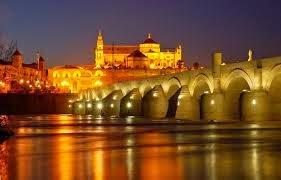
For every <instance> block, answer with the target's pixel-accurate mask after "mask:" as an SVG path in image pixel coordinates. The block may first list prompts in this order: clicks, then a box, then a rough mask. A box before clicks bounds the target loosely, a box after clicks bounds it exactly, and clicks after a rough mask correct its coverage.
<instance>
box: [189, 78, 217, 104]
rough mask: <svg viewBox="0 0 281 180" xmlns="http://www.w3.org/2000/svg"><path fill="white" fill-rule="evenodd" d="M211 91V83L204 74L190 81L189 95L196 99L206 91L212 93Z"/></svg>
mask: <svg viewBox="0 0 281 180" xmlns="http://www.w3.org/2000/svg"><path fill="white" fill-rule="evenodd" d="M213 90H214V86H213V83H212V81H211V80H210V78H209V77H208V76H207V75H206V74H203V73H200V74H198V75H196V76H195V77H194V78H193V79H192V80H191V81H190V85H189V91H190V94H191V95H192V96H194V97H196V98H200V96H201V95H202V94H203V93H204V92H206V91H208V92H211V93H212V92H213Z"/></svg>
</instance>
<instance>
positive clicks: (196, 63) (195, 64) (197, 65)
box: [192, 62, 200, 69]
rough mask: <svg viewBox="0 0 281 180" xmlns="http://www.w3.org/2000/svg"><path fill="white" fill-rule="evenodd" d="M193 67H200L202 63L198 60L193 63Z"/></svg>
mask: <svg viewBox="0 0 281 180" xmlns="http://www.w3.org/2000/svg"><path fill="white" fill-rule="evenodd" d="M192 67H193V69H199V67H200V64H199V63H198V62H195V63H193V66H192Z"/></svg>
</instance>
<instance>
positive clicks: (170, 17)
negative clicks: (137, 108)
mask: <svg viewBox="0 0 281 180" xmlns="http://www.w3.org/2000/svg"><path fill="white" fill-rule="evenodd" d="M279 6H280V3H279V2H276V1H266V2H265V1H262V0H259V1H247V2H243V3H241V1H236V2H222V1H212V2H195V1H188V2H184V1H181V0H179V1H175V2H174V1H167V0H165V1H161V4H160V3H159V2H158V1H152V2H149V1H127V0H125V1H121V2H118V3H116V2H114V1H111V0H107V1H102V2H101V1H99V2H93V1H88V0H85V1H83V3H81V2H77V1H61V2H56V1H48V2H43V1H41V2H37V1H29V2H16V1H14V0H11V1H6V0H4V1H3V2H1V3H0V10H1V11H0V15H1V16H0V17H1V18H0V33H1V34H0V35H1V38H2V39H3V38H4V39H8V40H16V41H17V43H18V47H19V49H20V50H21V52H22V53H23V54H24V55H25V60H26V61H27V62H32V61H33V59H32V57H34V55H35V53H36V52H37V51H38V50H39V51H40V52H42V54H43V56H44V57H46V59H47V62H46V63H47V65H48V66H54V65H63V64H91V63H92V58H93V53H94V48H95V43H96V37H97V33H98V30H102V32H103V34H104V37H105V42H107V43H108V44H110V43H113V42H114V43H121V44H135V43H138V42H140V41H142V40H144V38H145V37H146V35H147V33H151V34H152V35H153V38H154V39H155V40H156V41H158V42H160V43H161V44H162V45H163V47H166V48H169V47H174V46H177V45H182V46H183V58H184V60H185V61H186V64H187V65H188V66H190V65H191V64H192V63H193V62H196V61H197V62H199V63H200V64H206V65H209V64H210V62H211V56H210V54H211V52H212V51H214V50H215V49H221V50H222V52H223V54H224V56H225V59H226V60H229V59H231V60H232V61H233V60H238V59H241V60H242V59H247V56H248V50H249V49H252V50H253V52H254V57H257V58H259V57H272V56H279V55H280V54H281V53H280V51H281V50H280V49H281V37H280V30H281V25H280V24H279V23H276V22H278V20H279V19H280V17H281V13H280V12H278V7H279ZM50 12H52V13H50Z"/></svg>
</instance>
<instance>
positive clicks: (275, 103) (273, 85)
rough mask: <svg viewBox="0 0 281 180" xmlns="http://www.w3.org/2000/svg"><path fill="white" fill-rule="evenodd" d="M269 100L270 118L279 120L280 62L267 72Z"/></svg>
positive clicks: (280, 106)
mask: <svg viewBox="0 0 281 180" xmlns="http://www.w3.org/2000/svg"><path fill="white" fill-rule="evenodd" d="M265 89H266V90H267V92H268V95H269V99H270V102H271V105H272V106H271V113H272V116H271V117H272V120H280V117H281V112H280V109H281V97H280V92H281V64H277V65H276V66H274V67H273V68H272V69H271V71H270V72H269V77H268V80H267V84H266V88H265Z"/></svg>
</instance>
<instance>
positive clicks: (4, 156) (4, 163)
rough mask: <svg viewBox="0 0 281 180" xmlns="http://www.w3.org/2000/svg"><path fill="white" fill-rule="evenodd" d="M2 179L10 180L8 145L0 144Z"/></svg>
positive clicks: (0, 173)
mask: <svg viewBox="0 0 281 180" xmlns="http://www.w3.org/2000/svg"><path fill="white" fill-rule="evenodd" d="M0 177H1V178H0V179H1V180H8V150H7V143H6V142H4V143H3V144H0Z"/></svg>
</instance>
